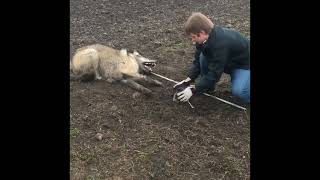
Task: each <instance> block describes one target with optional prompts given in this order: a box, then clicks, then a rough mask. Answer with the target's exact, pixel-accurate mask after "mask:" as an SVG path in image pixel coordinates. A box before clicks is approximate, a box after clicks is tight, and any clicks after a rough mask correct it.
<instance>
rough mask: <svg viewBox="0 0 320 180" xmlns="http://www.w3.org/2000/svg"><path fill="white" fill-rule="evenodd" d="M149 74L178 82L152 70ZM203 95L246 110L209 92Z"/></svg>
mask: <svg viewBox="0 0 320 180" xmlns="http://www.w3.org/2000/svg"><path fill="white" fill-rule="evenodd" d="M151 74H153V75H155V76H158V77H160V78H162V79H166V80H168V81H170V82H174V83H176V84H177V83H179V82H178V81H175V80H173V79H170V78H167V77H165V76H162V75H160V74H157V73H154V72H151ZM203 95H205V96H208V97H212V98H215V99H217V100H219V101H222V102H224V103H227V104H229V105H231V106H234V107H237V108H239V109H242V110H245V111H246V110H247V109H246V108H244V107H242V106H239V105H237V104H234V103H232V102H229V101H226V100H224V99H221V98H218V97H216V96H213V95H210V94H207V93H203Z"/></svg>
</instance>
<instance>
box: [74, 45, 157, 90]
mask: <svg viewBox="0 0 320 180" xmlns="http://www.w3.org/2000/svg"><path fill="white" fill-rule="evenodd" d="M155 65H156V60H151V59H148V58H146V57H143V56H142V55H140V53H138V52H137V51H136V50H134V52H133V53H129V52H127V50H126V49H124V48H123V49H120V50H118V49H114V48H112V47H108V46H105V45H101V44H93V45H88V46H85V47H82V48H79V49H77V50H76V52H75V54H74V56H73V58H72V59H71V61H70V80H80V81H89V80H94V79H96V80H106V81H107V82H109V83H113V82H121V83H123V84H126V85H128V86H129V87H131V88H133V89H135V90H137V91H140V92H142V93H143V94H146V95H150V94H151V93H152V91H151V90H150V89H148V88H146V87H144V86H143V85H141V84H139V83H138V82H136V81H141V82H143V81H144V82H147V83H149V84H151V85H155V86H163V85H162V83H161V82H159V81H157V80H154V79H152V78H151V77H149V76H148V75H149V74H150V73H151V72H152V68H154V67H155Z"/></svg>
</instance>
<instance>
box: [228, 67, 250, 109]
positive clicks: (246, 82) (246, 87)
mask: <svg viewBox="0 0 320 180" xmlns="http://www.w3.org/2000/svg"><path fill="white" fill-rule="evenodd" d="M231 84H232V94H233V95H234V96H237V97H239V98H240V99H241V100H242V101H244V102H245V103H250V70H245V69H235V70H233V71H232V72H231Z"/></svg>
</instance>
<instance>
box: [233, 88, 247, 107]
mask: <svg viewBox="0 0 320 180" xmlns="http://www.w3.org/2000/svg"><path fill="white" fill-rule="evenodd" d="M232 95H234V96H236V97H239V98H240V99H242V100H243V101H244V102H246V103H250V91H249V89H248V88H245V87H241V86H236V87H232Z"/></svg>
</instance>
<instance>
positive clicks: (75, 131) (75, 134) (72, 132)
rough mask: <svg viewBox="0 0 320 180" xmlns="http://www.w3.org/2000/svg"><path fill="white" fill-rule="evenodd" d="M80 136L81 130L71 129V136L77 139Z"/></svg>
mask: <svg viewBox="0 0 320 180" xmlns="http://www.w3.org/2000/svg"><path fill="white" fill-rule="evenodd" d="M79 134H80V130H79V129H78V128H71V129H70V136H71V137H73V138H75V137H77V136H79Z"/></svg>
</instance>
